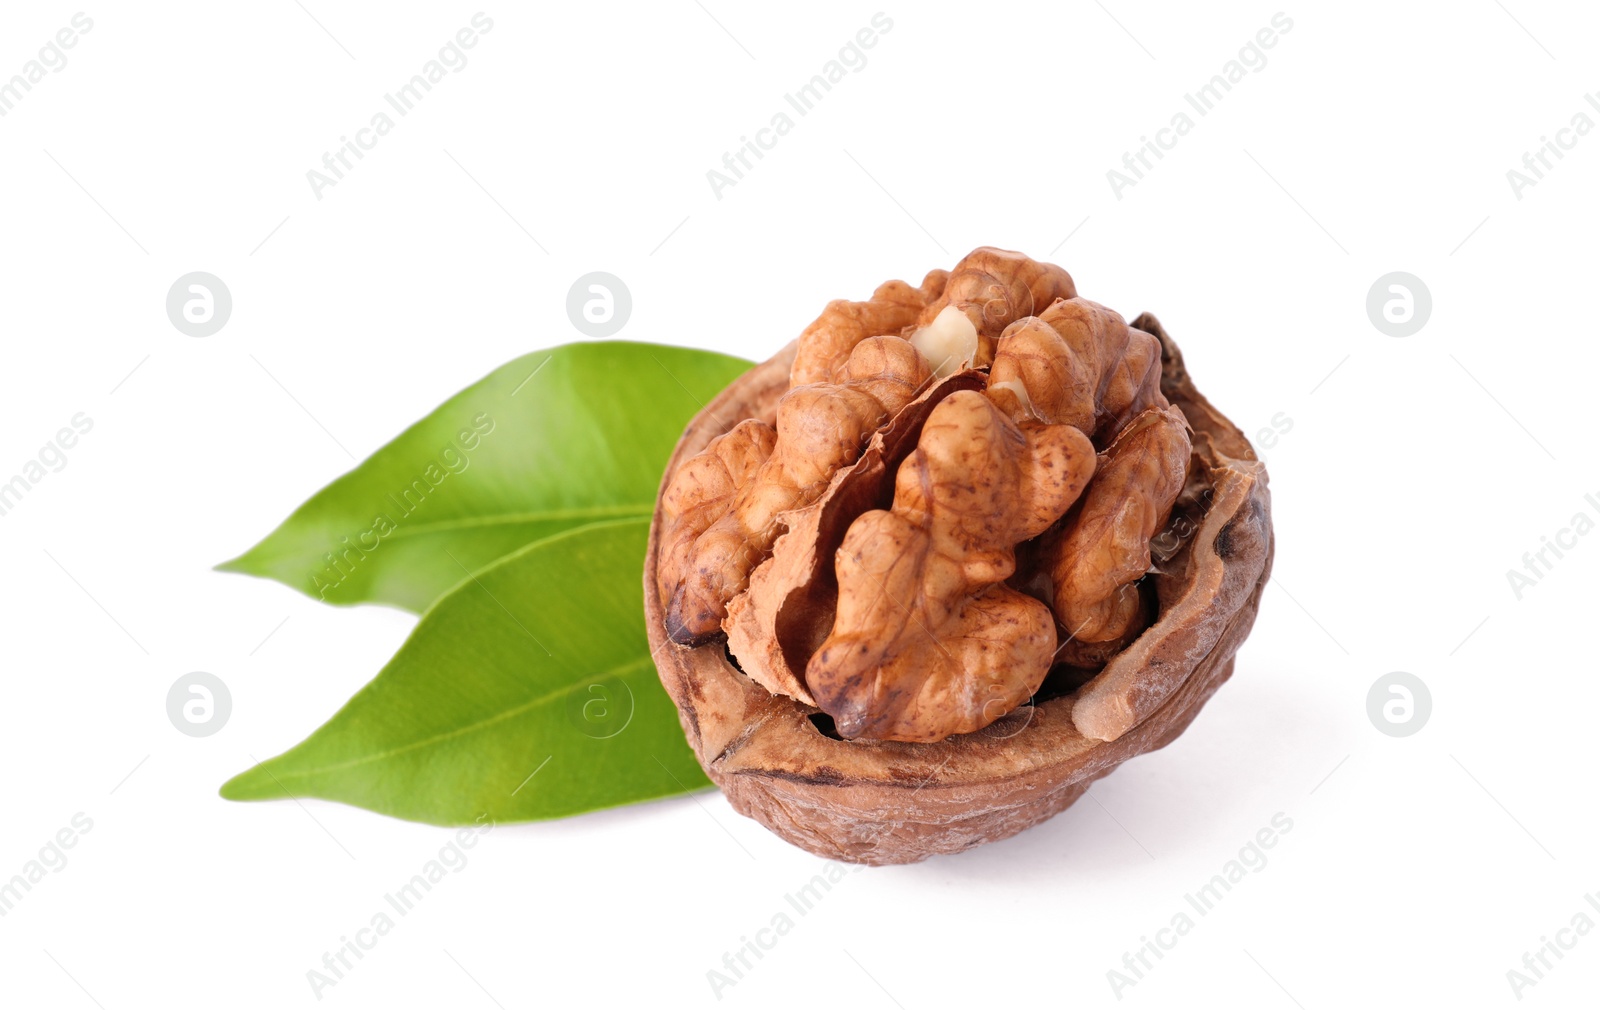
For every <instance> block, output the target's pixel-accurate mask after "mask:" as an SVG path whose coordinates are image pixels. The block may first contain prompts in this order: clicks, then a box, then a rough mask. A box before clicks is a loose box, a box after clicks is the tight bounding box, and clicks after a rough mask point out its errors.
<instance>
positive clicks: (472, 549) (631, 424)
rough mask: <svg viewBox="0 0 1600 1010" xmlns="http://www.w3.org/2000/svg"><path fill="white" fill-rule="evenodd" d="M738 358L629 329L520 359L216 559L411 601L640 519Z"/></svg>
mask: <svg viewBox="0 0 1600 1010" xmlns="http://www.w3.org/2000/svg"><path fill="white" fill-rule="evenodd" d="M749 367H750V363H749V362H747V361H741V360H739V359H738V358H730V357H727V356H725V355H721V354H714V353H711V352H708V351H695V350H688V349H685V348H678V347H665V346H660V345H656V344H638V343H630V342H626V341H599V342H593V343H582V344H567V345H565V346H563V347H556V348H553V349H551V350H546V351H535V352H534V353H532V354H527V355H524V356H523V357H521V358H518V359H516V360H515V361H512V362H510V363H509V364H506V365H503V366H501V367H500V368H497V369H495V370H494V371H493V372H491V373H490V374H489V375H488V376H486V377H485V378H484V379H482V380H480V381H479V382H477V383H475V384H474V385H472V386H469V387H467V388H466V389H464V390H462V391H461V392H460V393H458V394H456V395H455V396H453V397H451V398H450V399H449V400H447V401H445V403H444V404H443V405H442V406H440V407H439V408H438V409H437V410H435V411H434V412H433V413H431V414H429V415H428V416H427V417H425V418H423V419H422V420H421V421H418V422H417V423H416V424H414V425H412V426H411V427H410V428H408V429H406V431H405V432H404V433H403V434H401V435H400V437H398V438H396V439H395V440H394V441H392V442H390V443H389V444H388V445H385V446H384V447H383V448H381V449H379V450H378V451H377V452H375V453H373V454H372V455H371V456H370V457H368V458H367V459H366V461H364V462H363V463H361V465H359V466H357V467H356V468H355V469H354V470H351V471H350V472H349V473H347V474H345V475H344V476H342V477H340V478H339V479H338V480H335V481H334V482H333V483H332V484H329V485H328V486H327V487H325V488H323V489H322V490H321V491H318V492H317V493H316V494H315V495H313V496H312V497H311V499H310V500H309V501H307V502H306V503H305V504H304V505H301V506H300V507H299V508H298V509H296V510H295V511H294V514H293V515H291V516H289V518H288V519H286V520H284V522H283V524H282V525H281V526H279V527H278V528H277V529H276V530H274V531H273V532H272V533H271V534H270V535H269V536H268V537H267V538H266V539H265V540H262V541H261V542H260V543H258V544H256V545H255V546H254V547H252V548H251V549H250V550H249V551H247V552H245V553H244V554H243V555H241V556H239V557H237V558H235V559H233V560H232V561H227V562H224V563H223V564H221V565H218V566H217V567H218V568H219V569H221V570H223V571H232V572H243V573H246V574H249V575H261V576H265V577H267V578H272V579H277V580H278V581H279V582H282V583H284V584H285V585H288V586H291V587H293V588H295V589H298V590H300V591H301V592H304V593H306V594H307V595H310V596H314V597H317V598H319V599H322V600H326V601H327V602H329V603H341V604H350V603H362V602H377V603H389V604H393V605H395V606H398V607H403V608H405V609H407V610H411V611H417V612H420V611H422V610H423V609H425V608H426V607H427V606H428V604H429V603H431V602H432V601H433V600H434V599H435V598H436V597H437V596H438V595H439V594H440V593H442V592H444V591H445V590H446V589H448V588H449V587H450V586H452V585H454V584H455V583H457V582H459V581H460V580H461V578H462V577H463V576H464V575H466V574H468V573H469V572H472V571H475V570H477V569H478V568H481V567H482V566H484V565H486V564H488V563H489V562H490V561H493V560H494V559H495V558H498V557H501V556H503V555H505V554H509V553H510V552H511V551H514V550H516V549H517V548H519V547H521V546H523V545H524V544H528V543H532V542H533V541H535V540H539V539H542V538H544V537H548V536H551V535H553V534H556V533H560V532H562V531H563V530H568V529H573V528H575V527H578V526H583V525H586V524H588V523H593V522H597V521H602V520H607V519H620V518H626V517H630V516H648V515H650V513H651V510H652V509H653V507H654V505H655V497H656V488H657V486H658V484H659V483H660V480H661V471H662V469H663V468H664V467H665V466H666V462H667V459H668V457H669V456H671V454H672V449H673V446H674V445H676V444H677V440H678V436H679V435H680V434H682V432H683V428H684V425H686V424H687V423H688V421H689V419H690V418H691V417H693V416H694V414H695V412H697V411H698V410H699V409H700V408H701V407H702V406H703V405H704V404H705V403H706V402H708V401H709V400H710V399H711V398H712V397H713V396H715V395H716V394H717V393H718V392H720V391H721V390H722V389H723V388H724V387H725V386H727V385H728V384H729V383H730V382H732V381H733V380H734V379H735V378H737V377H738V376H739V375H741V374H743V373H744V372H745V370H747V369H748V368H749Z"/></svg>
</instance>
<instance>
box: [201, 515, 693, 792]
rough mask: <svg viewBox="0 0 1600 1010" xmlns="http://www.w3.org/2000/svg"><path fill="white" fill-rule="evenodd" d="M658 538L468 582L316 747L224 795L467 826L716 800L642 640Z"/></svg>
mask: <svg viewBox="0 0 1600 1010" xmlns="http://www.w3.org/2000/svg"><path fill="white" fill-rule="evenodd" d="M647 531H648V523H647V522H646V521H644V520H624V521H620V522H608V523H597V524H594V525H590V526H586V527H583V528H581V529H577V530H572V531H569V532H567V533H563V534H560V535H558V536H555V537H552V538H550V539H547V540H541V541H539V542H538V543H534V544H529V545H528V546H526V547H524V548H522V549H521V550H519V551H517V552H516V553H514V554H512V555H510V556H509V557H506V558H503V559H502V560H500V561H497V562H495V563H494V564H492V565H490V566H489V567H488V568H485V569H483V570H481V571H478V572H476V573H474V574H473V575H471V576H470V577H468V578H467V579H465V580H463V581H462V582H461V583H460V584H459V585H457V586H456V587H455V588H454V589H452V590H451V591H450V592H449V593H448V594H446V595H444V596H442V597H440V599H439V601H438V602H437V603H435V604H434V606H433V607H432V608H430V609H429V610H428V612H427V613H425V614H424V615H423V616H422V619H421V620H420V621H419V622H418V623H417V627H416V628H415V630H413V631H412V633H411V637H410V638H409V639H407V640H406V643H405V644H404V645H403V646H401V648H400V651H399V652H398V653H396V654H395V657H394V658H393V659H392V660H390V661H389V664H388V665H387V666H385V667H384V668H383V671H382V672H381V673H379V674H378V676H377V678H376V679H374V680H373V681H372V683H370V684H368V685H367V686H366V687H365V688H363V689H362V690H361V692H360V693H359V694H357V695H356V696H355V697H354V698H351V699H350V701H349V702H348V703H346V704H345V706H344V708H342V709H341V710H340V711H339V712H338V714H336V715H335V716H334V717H333V718H332V719H330V720H328V722H327V723H326V724H325V725H324V726H323V727H322V728H321V729H319V730H317V731H316V732H315V733H313V734H312V735H311V736H310V737H309V738H307V739H306V740H305V741H304V742H303V743H301V744H299V745H298V746H296V747H294V748H293V749H292V750H289V751H287V752H285V753H283V754H280V755H279V756H277V757H275V758H272V759H271V760H269V761H264V762H262V763H261V764H258V765H256V766H255V767H254V768H251V769H250V770H249V771H246V772H244V773H243V774H241V775H239V776H237V777H235V778H234V779H232V780H231V781H229V782H228V783H227V784H226V785H224V786H223V787H222V795H223V796H224V797H226V798H227V799H232V800H261V799H281V798H283V797H285V796H317V797H321V798H323V799H330V800H338V801H340V802H342V803H350V804H353V805H355V806H358V807H366V808H367V809H369V810H376V811H378V812H379V813H384V814H390V815H392V816H395V817H403V818H406V819H407V820H414V821H425V822H427V823H429V824H470V823H473V822H474V821H475V820H477V819H478V818H479V817H481V816H483V815H487V816H488V817H490V818H493V819H494V820H495V821H497V822H504V821H524V820H542V819H546V818H551V817H563V816H566V815H569V814H577V813H582V812H583V811H586V810H596V809H600V808H603V807H612V806H619V805H621V804H624V803H636V802H639V801H641V800H649V799H655V798H657V797H661V796H669V795H673V794H677V793H682V792H686V791H687V790H689V789H694V788H699V787H703V786H706V785H708V784H709V783H708V781H707V779H706V777H705V775H704V774H703V773H702V772H701V770H700V766H699V764H697V763H696V761H695V758H694V754H693V753H692V752H691V751H690V750H689V745H688V744H687V742H685V740H684V736H683V730H682V728H681V727H680V725H679V723H678V713H677V709H676V708H675V707H674V706H673V704H672V700H671V699H670V698H669V697H668V696H667V693H666V691H665V690H664V689H663V688H662V687H661V684H660V682H659V681H658V680H657V679H656V672H655V667H654V663H653V661H652V658H651V655H650V646H649V643H648V642H647V641H646V639H645V629H644V603H643V590H642V586H641V582H642V576H641V572H642V570H643V568H644V551H645V537H646V533H647Z"/></svg>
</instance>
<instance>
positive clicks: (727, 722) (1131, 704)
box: [644, 314, 1273, 865]
mask: <svg viewBox="0 0 1600 1010" xmlns="http://www.w3.org/2000/svg"><path fill="white" fill-rule="evenodd" d="M1131 325H1132V327H1133V328H1135V329H1138V330H1143V331H1144V332H1145V333H1149V334H1151V335H1153V336H1154V337H1156V338H1157V339H1158V340H1159V341H1160V343H1161V366H1162V375H1161V389H1162V392H1163V393H1164V394H1165V396H1166V397H1167V399H1168V400H1169V401H1171V402H1172V403H1173V404H1175V405H1177V406H1178V407H1180V408H1181V409H1182V411H1183V413H1184V416H1185V417H1187V418H1188V420H1189V423H1190V425H1191V426H1192V427H1193V429H1194V454H1193V457H1192V459H1191V464H1190V481H1189V486H1188V487H1187V488H1186V489H1185V492H1184V494H1183V495H1181V496H1180V498H1179V500H1178V503H1177V504H1176V505H1175V506H1174V509H1173V515H1172V519H1171V522H1170V523H1169V525H1168V527H1167V529H1166V530H1165V531H1164V532H1163V533H1162V534H1161V537H1162V538H1163V543H1162V549H1161V550H1160V551H1159V564H1158V565H1157V570H1156V572H1155V574H1153V575H1151V576H1150V577H1149V578H1150V580H1151V581H1153V582H1154V583H1155V594H1156V596H1157V598H1158V599H1159V612H1158V614H1157V616H1156V619H1155V622H1154V623H1153V624H1152V625H1151V626H1150V627H1149V628H1148V629H1146V630H1145V631H1144V632H1143V633H1142V634H1141V635H1139V636H1138V638H1137V639H1135V640H1134V641H1133V642H1131V643H1130V644H1129V645H1128V647H1127V648H1126V649H1124V650H1123V651H1122V652H1121V653H1119V654H1118V655H1117V656H1116V657H1114V658H1113V659H1112V660H1111V661H1110V662H1109V663H1108V664H1107V665H1106V667H1105V668H1104V669H1103V670H1101V671H1100V672H1099V673H1098V674H1096V675H1095V676H1094V677H1093V678H1092V679H1091V680H1089V681H1088V682H1087V683H1086V684H1083V685H1082V686H1081V687H1078V688H1077V689H1076V690H1073V691H1072V692H1071V693H1066V694H1060V695H1058V696H1055V697H1045V695H1043V694H1041V695H1040V696H1039V697H1038V698H1036V700H1035V703H1034V704H1032V705H1024V706H1022V707H1021V708H1018V709H1017V710H1015V711H1013V712H1012V713H1011V714H1010V715H1007V716H1006V717H1004V718H1002V719H1001V720H999V721H998V722H996V723H994V724H992V725H990V726H988V727H987V728H985V729H983V730H980V731H978V732H976V733H969V734H965V735H960V736H953V737H949V738H947V739H945V740H942V741H940V742H937V743H900V742H884V743H865V744H864V743H859V742H847V741H844V740H840V739H836V738H834V737H832V736H830V735H827V734H826V733H825V732H824V731H823V730H822V729H820V728H819V726H818V724H817V722H816V721H813V718H812V717H813V716H814V715H816V713H817V710H816V709H815V708H811V707H809V706H807V705H804V704H802V703H801V702H799V701H797V700H795V699H794V698H792V697H787V696H784V695H775V694H772V693H771V692H769V691H768V690H767V688H765V687H763V686H761V684H759V683H757V682H755V681H754V680H752V679H751V678H749V677H747V676H745V674H744V673H742V672H740V670H739V669H738V668H736V667H735V666H734V664H733V663H732V662H731V661H730V658H729V653H728V650H727V648H726V646H725V644H724V643H723V642H721V641H714V642H711V643H708V644H705V645H700V646H695V647H689V646H682V645H677V644H675V643H673V642H670V641H668V640H667V637H666V632H665V630H664V627H663V617H664V601H663V600H662V599H661V595H660V592H659V590H658V585H657V578H656V572H657V563H658V554H659V551H660V536H661V525H662V515H661V511H660V509H659V508H658V509H657V513H656V517H655V520H654V521H653V522H652V523H651V528H650V541H649V547H648V551H647V555H646V560H645V572H644V590H645V622H646V627H647V629H648V633H649V636H650V645H651V648H652V650H653V651H654V654H655V657H656V667H657V670H658V672H659V674H660V677H661V682H662V684H663V685H664V686H665V687H666V689H667V692H668V694H669V695H671V697H672V699H673V701H674V703H676V705H677V708H678V714H679V718H680V720H681V722H682V723H683V728H684V732H685V734H686V735H687V737H688V740H689V743H690V745H691V746H692V747H693V749H694V752H695V755H696V756H697V757H698V758H699V760H700V764H701V766H702V767H704V768H705V770H706V774H707V775H709V776H710V777H711V779H712V781H713V782H715V783H716V784H717V785H718V786H719V787H721V789H722V791H723V792H724V793H725V794H726V795H727V797H728V800H729V802H730V803H731V804H732V805H733V807H734V809H735V810H737V811H739V812H740V813H741V814H744V815H745V816H748V817H753V818H755V819H756V820H758V821H760V822H761V823H762V824H764V825H765V826H766V827H767V828H769V829H770V830H772V831H773V832H775V833H776V834H778V835H780V836H781V837H783V838H785V839H786V840H788V841H790V842H792V843H794V844H795V845H798V846H799V847H801V848H803V849H806V850H807V851H809V852H812V853H815V854H817V855H819V856H823V857H826V858H830V859H838V860H844V861H848V862H853V863H868V864H874V865H883V864H891V863H910V862H916V861H918V860H922V859H926V858H927V857H929V856H932V855H939V854H946V853H954V852H961V851H963V850H965V849H969V848H971V847H973V846H975V845H980V844H982V843H984V842H991V841H997V840H999V839H1002V838H1007V837H1010V836H1011V835H1014V834H1016V833H1017V832H1019V831H1022V830H1024V829H1025V828H1028V827H1031V826H1032V825H1034V824H1037V823H1039V822H1041V821H1044V820H1046V819H1048V818H1050V817H1052V816H1054V815H1055V814H1057V813H1060V812H1061V811H1062V810H1064V809H1066V808H1067V807H1068V806H1069V805H1071V803H1072V802H1073V801H1074V800H1076V799H1077V798H1078V797H1079V796H1081V795H1083V793H1084V791H1085V790H1087V789H1088V788H1089V786H1090V784H1091V783H1093V782H1094V780H1095V779H1098V778H1100V777H1101V776H1103V775H1106V774H1108V773H1109V772H1110V771H1111V770H1112V769H1114V768H1115V767H1116V766H1117V765H1119V764H1121V763H1122V762H1123V761H1126V760H1128V759H1129V758H1131V757H1134V756H1136V755H1138V754H1142V753H1145V752H1147V751H1152V750H1156V749H1158V748H1161V747H1164V746H1166V745H1167V744H1168V743H1170V742H1172V740H1174V739H1176V738H1177V736H1178V735H1179V734H1180V733H1182V732H1183V730H1184V729H1185V728H1186V727H1187V726H1188V725H1189V723H1190V722H1191V721H1192V720H1193V719H1194V717H1195V715H1196V714H1198V712H1199V710H1200V708H1201V706H1202V705H1204V704H1205V702H1206V700H1207V699H1209V698H1210V697H1211V695H1212V694H1213V693H1214V692H1215V691H1216V690H1217V688H1218V687H1220V686H1221V685H1222V683H1223V682H1224V681H1226V680H1227V679H1228V677H1229V676H1230V675H1231V674H1232V672H1233V657H1234V653H1235V652H1236V651H1237V650H1238V648H1239V645H1240V643H1242V642H1243V641H1244V638H1245V636H1246V635H1247V634H1248V633H1249V631H1250V628H1251V625H1252V624H1253V623H1254V620H1255V615H1256V611H1257V609H1258V607H1259V606H1260V601H1261V593H1262V589H1263V588H1264V586H1265V584H1266V581H1267V577H1268V576H1269V574H1270V573H1271V567H1272V550H1273V538H1272V525H1271V498H1270V495H1269V493H1268V490H1267V479H1266V473H1265V470H1264V469H1263V467H1262V465H1261V464H1260V463H1259V462H1258V461H1257V460H1256V457H1255V453H1254V451H1253V450H1252V449H1251V447H1250V443H1249V441H1248V440H1247V439H1246V438H1245V437H1244V435H1243V434H1242V433H1241V432H1240V431H1239V430H1238V428H1236V427H1235V426H1234V425H1233V424H1232V423H1231V422H1229V421H1228V420H1227V418H1225V417H1224V416H1223V415H1222V414H1221V413H1219V412H1218V411H1217V410H1216V409H1215V408H1214V407H1212V406H1211V404H1210V403H1209V402H1207V401H1206V399H1205V398H1204V397H1203V396H1201V395H1200V394H1199V392H1197V391H1196V390H1195V388H1194V386H1193V384H1192V383H1191V382H1190V380H1189V376H1188V373H1187V371H1186V370H1185V368H1184V365H1183V359H1182V356H1181V354H1180V353H1179V351H1178V349H1177V347H1176V345H1175V344H1174V343H1173V342H1172V340H1171V338H1170V337H1168V336H1167V334H1166V333H1165V331H1164V330H1162V328H1161V324H1160V323H1159V322H1157V321H1156V319H1155V317H1153V316H1151V315H1149V314H1146V315H1143V316H1140V317H1139V318H1138V319H1135V320H1134V321H1133V323H1132V324H1131ZM795 350H796V348H795V345H794V344H790V345H789V346H788V347H786V348H784V349H783V350H782V351H780V352H779V353H778V354H777V355H776V356H775V357H773V358H772V359H771V360H769V361H767V362H765V363H763V364H761V365H758V366H756V367H755V368H753V369H752V370H751V371H749V372H748V373H746V374H745V375H744V376H742V377H741V378H739V379H738V380H736V381H735V382H734V383H733V384H732V385H731V386H729V387H728V388H727V389H726V390H724V391H723V392H722V393H721V394H720V395H718V396H717V398H716V399H715V400H713V401H712V402H711V403H710V404H709V405H708V406H707V407H706V409H705V410H703V411H701V412H700V414H699V415H697V416H696V417H695V418H694V420H693V421H691V422H690V424H689V426H688V428H687V429H686V430H685V432H684V435H683V438H682V439H681V440H680V441H679V443H678V448H677V451H676V452H675V453H674V454H673V457H672V459H671V461H670V462H669V463H668V466H667V470H666V474H665V476H664V478H663V487H665V484H666V483H667V482H668V481H670V480H671V478H672V476H673V475H674V474H675V473H676V471H677V469H678V467H679V466H680V465H681V464H682V463H683V462H684V461H685V460H687V459H689V458H690V457H692V456H693V455H695V454H696V453H698V452H700V451H701V450H702V449H704V448H705V446H706V445H707V443H709V442H710V441H711V440H712V439H713V438H715V437H716V436H718V435H720V434H722V433H723V432H725V431H727V430H729V428H731V427H732V426H733V425H734V424H737V423H738V422H739V421H742V420H744V419H746V418H750V417H755V418H761V419H763V420H767V421H769V422H770V421H771V419H772V416H773V411H774V405H775V403H776V401H777V399H778V398H779V397H780V396H782V394H783V393H784V391H785V390H786V389H787V388H788V380H789V370H790V366H791V365H792V363H793V361H794V355H795Z"/></svg>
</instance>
